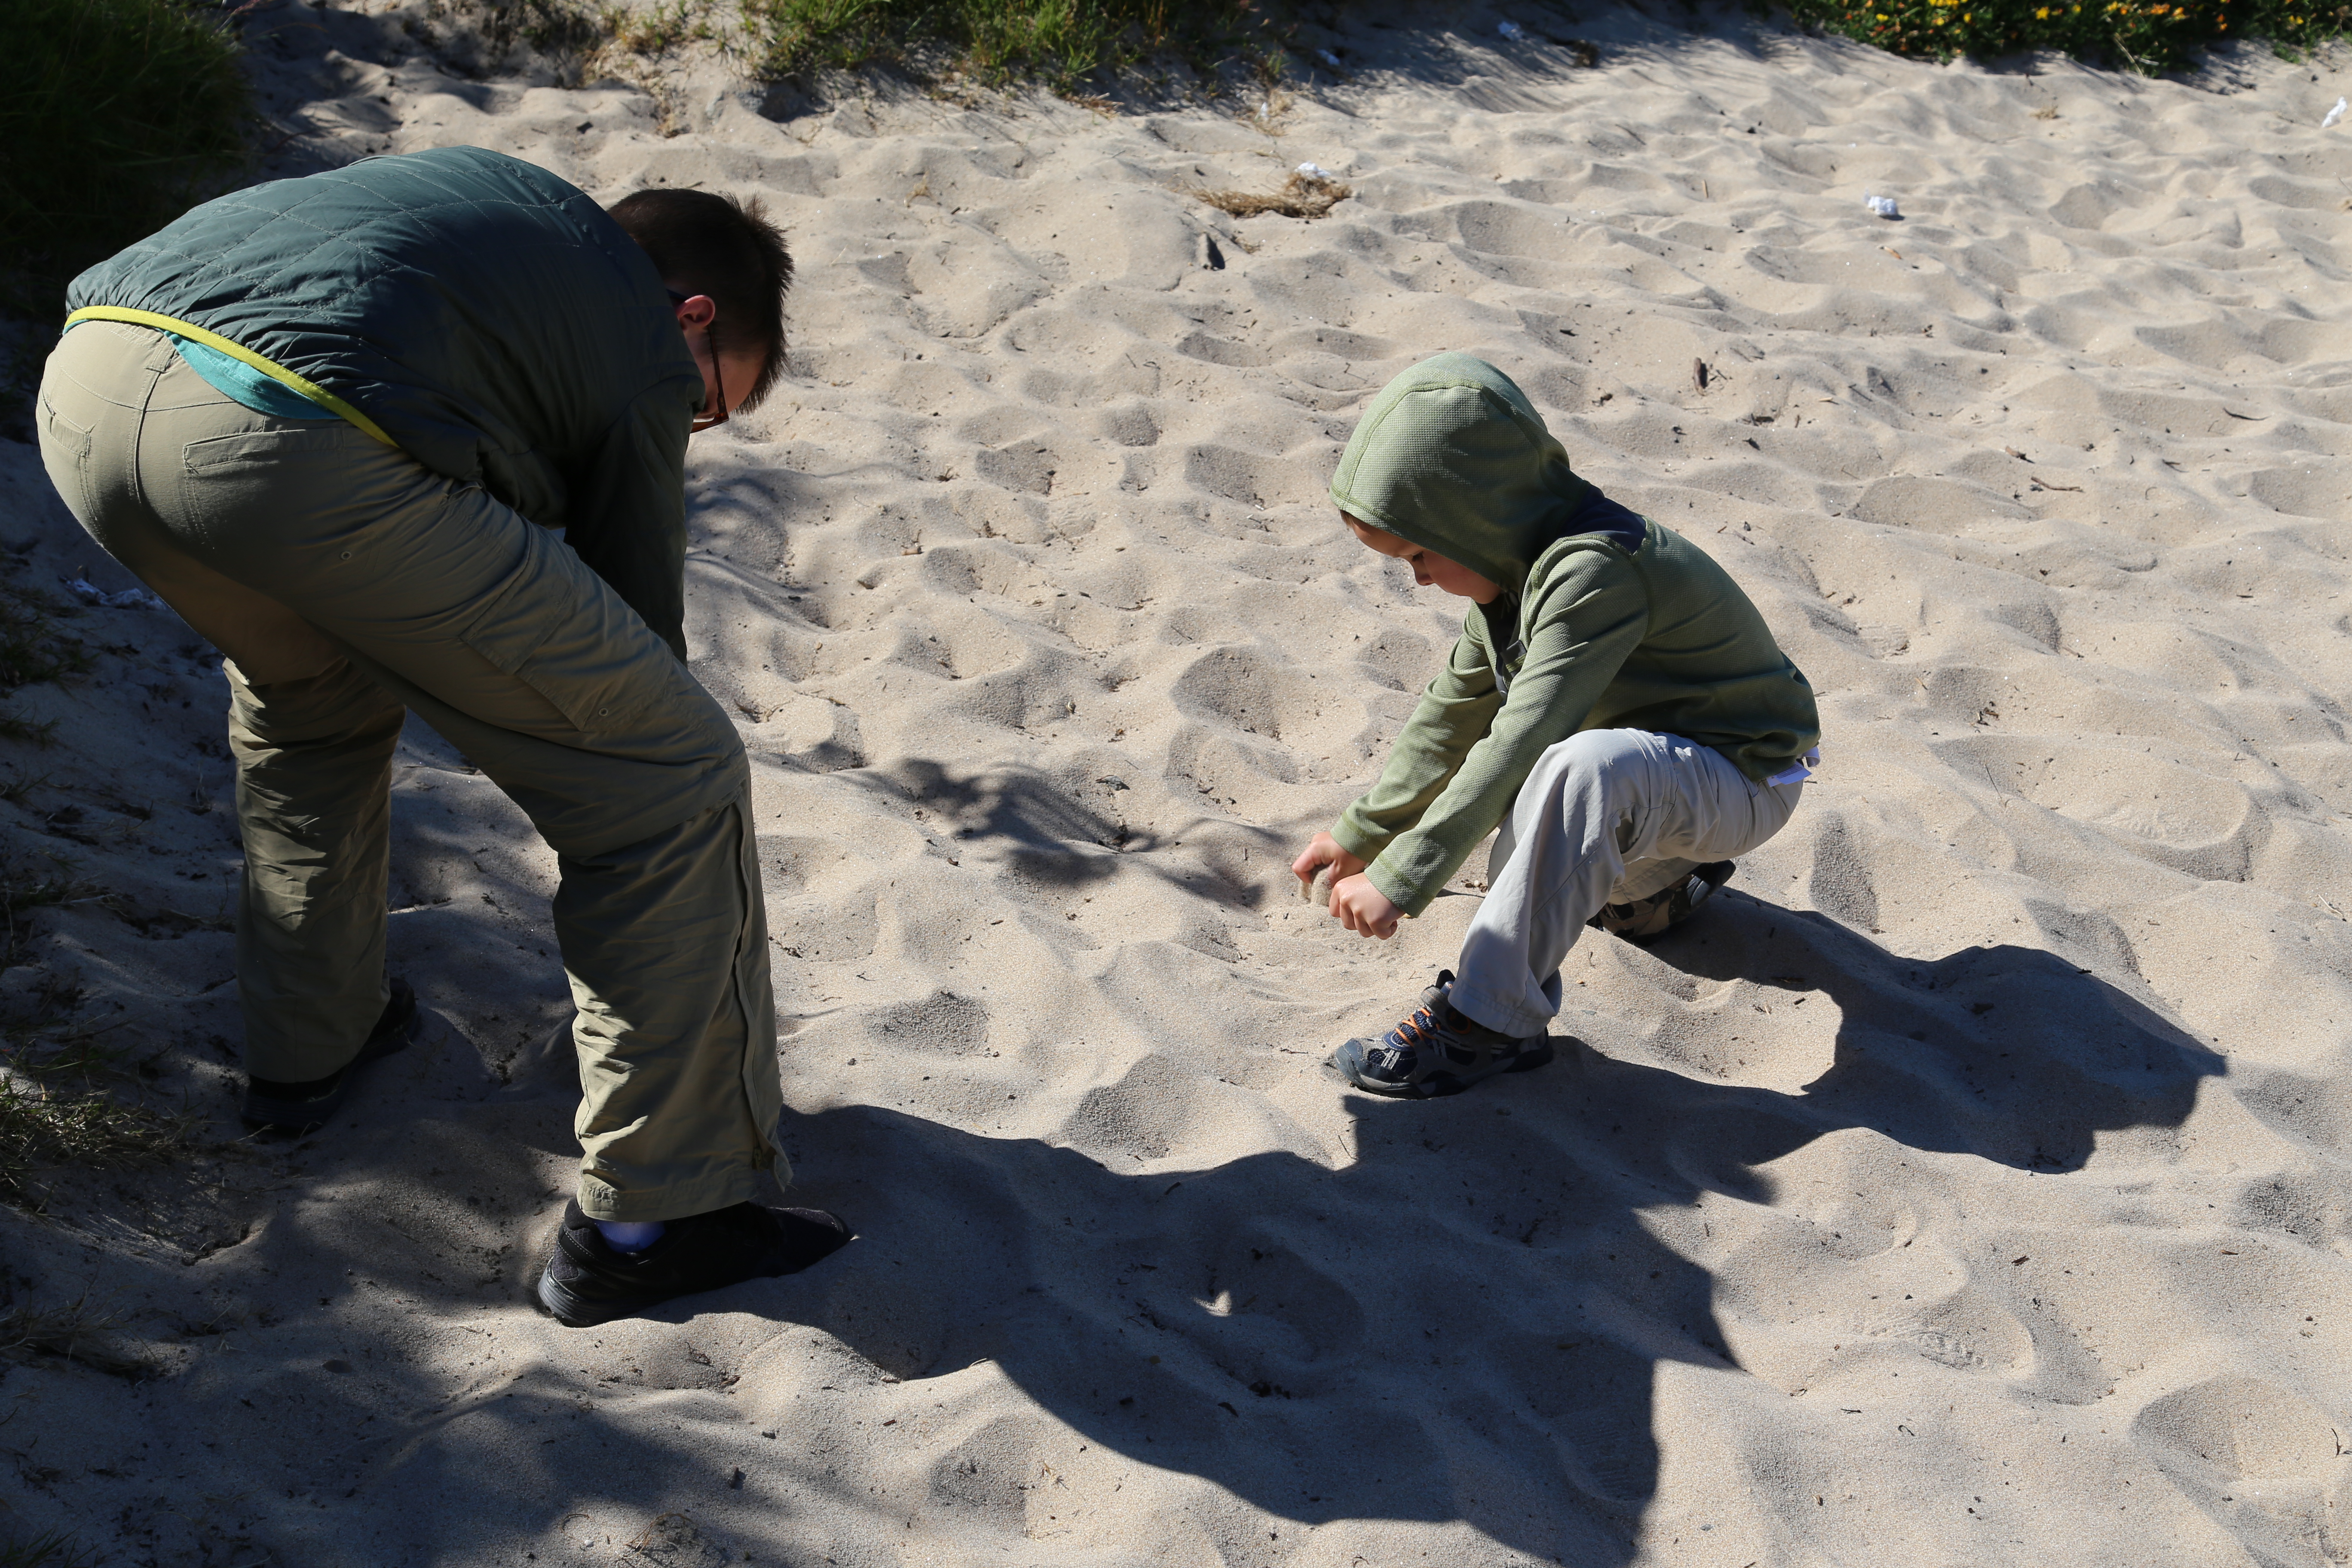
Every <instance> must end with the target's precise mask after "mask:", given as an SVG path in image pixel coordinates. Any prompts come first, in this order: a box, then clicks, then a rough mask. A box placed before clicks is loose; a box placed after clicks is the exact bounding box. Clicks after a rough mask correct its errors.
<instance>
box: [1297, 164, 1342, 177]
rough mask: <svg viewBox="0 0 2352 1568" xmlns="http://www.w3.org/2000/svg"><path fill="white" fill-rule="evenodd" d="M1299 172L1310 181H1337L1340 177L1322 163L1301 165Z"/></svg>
mask: <svg viewBox="0 0 2352 1568" xmlns="http://www.w3.org/2000/svg"><path fill="white" fill-rule="evenodd" d="M1298 172H1299V173H1300V174H1304V175H1306V176H1307V178H1308V179H1310V180H1337V179H1339V175H1337V174H1333V173H1332V172H1331V171H1330V170H1328V169H1327V168H1325V167H1324V166H1323V165H1322V164H1320V163H1301V164H1299V165H1298Z"/></svg>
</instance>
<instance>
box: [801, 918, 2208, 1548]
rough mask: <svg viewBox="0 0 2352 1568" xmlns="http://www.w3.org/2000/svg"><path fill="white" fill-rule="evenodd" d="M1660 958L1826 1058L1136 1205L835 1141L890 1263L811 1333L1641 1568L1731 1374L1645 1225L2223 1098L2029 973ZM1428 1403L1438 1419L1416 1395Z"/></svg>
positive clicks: (828, 1193)
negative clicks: (1669, 1448) (1677, 1208)
mask: <svg viewBox="0 0 2352 1568" xmlns="http://www.w3.org/2000/svg"><path fill="white" fill-rule="evenodd" d="M1702 933H1704V942H1705V945H1701V938H1702ZM1654 951H1655V952H1657V953H1658V954H1659V955H1660V956H1661V957H1662V958H1664V960H1665V961H1666V962H1668V963H1671V964H1673V965H1675V966H1676V967H1679V968H1682V969H1684V970H1685V972H1687V973H1696V974H1700V975H1705V976H1710V977H1714V978H1731V977H1734V976H1748V977H1759V978H1760V977H1767V976H1769V977H1773V979H1772V981H1771V982H1770V983H1774V984H1780V985H1783V986H1786V987H1790V988H1792V989H1794V988H1801V987H1802V988H1811V989H1813V990H1816V991H1819V992H1824V993H1826V995H1827V997H1828V998H1829V1000H1830V1001H1831V1002H1832V1005H1835V1006H1836V1007H1837V1008H1838V1009H1839V1011H1840V1013H1841V1015H1842V1017H1841V1022H1840V1024H1839V1026H1838V1034H1837V1041H1836V1050H1835V1059H1834V1062H1833V1065H1832V1066H1831V1067H1830V1068H1829V1069H1828V1070H1827V1071H1826V1072H1824V1073H1823V1074H1822V1076H1821V1077H1820V1078H1819V1079H1816V1080H1815V1081H1814V1082H1813V1083H1811V1085H1809V1086H1807V1087H1806V1089H1804V1090H1803V1091H1801V1092H1799V1093H1795V1094H1783V1093H1778V1092H1774V1091H1771V1090H1768V1089H1753V1088H1741V1087H1737V1086H1733V1085H1728V1084H1720V1083H1711V1082H1706V1081H1701V1080H1698V1079H1693V1078H1689V1077H1685V1076H1684V1075H1682V1074H1680V1073H1676V1072H1673V1071H1669V1070H1664V1069H1662V1068H1654V1067H1644V1066H1638V1065H1633V1064H1629V1063H1625V1062H1621V1061H1612V1060H1610V1059H1608V1058H1604V1057H1602V1056H1601V1055H1598V1054H1596V1053H1595V1052H1593V1051H1591V1050H1590V1049H1588V1048H1586V1047H1582V1046H1580V1045H1579V1046H1577V1047H1573V1048H1571V1049H1570V1050H1568V1051H1564V1052H1563V1053H1562V1055H1561V1058H1560V1060H1559V1064H1558V1065H1557V1066H1556V1067H1555V1068H1553V1069H1551V1070H1549V1071H1547V1072H1544V1073H1541V1074H1538V1075H1535V1076H1533V1077H1531V1078H1527V1079H1508V1080H1501V1081H1500V1083H1499V1084H1498V1085H1487V1086H1484V1087H1482V1088H1481V1089H1479V1090H1477V1091H1475V1092H1473V1093H1471V1094H1467V1095H1464V1096H1462V1097H1460V1098H1457V1099H1454V1100H1442V1101H1436V1102H1431V1103H1423V1104H1387V1103H1381V1102H1376V1101H1373V1100H1369V1099H1357V1100H1351V1102H1350V1110H1351V1112H1352V1113H1353V1115H1354V1116H1355V1117H1356V1118H1357V1133H1358V1137H1357V1143H1358V1158H1357V1161H1356V1163H1352V1164H1349V1165H1348V1166H1346V1167H1344V1168H1341V1169H1339V1170H1328V1169H1325V1168H1324V1167H1322V1166H1321V1165H1318V1164H1317V1163H1314V1162H1312V1161H1309V1160H1306V1159H1302V1158H1299V1157H1297V1156H1295V1155H1292V1154H1288V1153H1279V1152H1277V1153H1267V1154H1261V1155H1254V1156H1251V1157H1249V1158H1246V1159H1243V1160H1238V1161H1235V1162H1233V1163H1229V1164H1226V1165H1223V1166H1220V1167H1217V1168H1214V1169H1210V1170H1203V1171H1192V1172H1178V1173H1171V1172H1169V1171H1167V1170H1165V1169H1161V1170H1156V1171H1154V1172H1152V1173H1150V1174H1149V1175H1143V1174H1122V1173H1118V1172H1117V1171H1114V1170H1110V1169H1107V1168H1106V1167H1105V1166H1104V1165H1103V1164H1100V1163H1097V1162H1096V1161H1095V1160H1093V1159H1091V1158H1088V1157H1087V1155H1085V1154H1082V1153H1079V1152H1076V1151H1073V1150H1070V1149H1066V1148H1057V1147H1053V1146H1050V1145H1047V1144H1045V1143H1041V1142H1035V1141H1033V1140H995V1139H989V1138H983V1137H978V1136H974V1135H972V1134H971V1133H967V1132H963V1131H957V1130H955V1129H952V1128H949V1127H945V1126H941V1125H939V1124H937V1123H934V1122H930V1121H922V1120H919V1119H918V1118H915V1117H912V1116H908V1115H904V1114H899V1113H897V1112H893V1111H889V1110H878V1109H875V1108H872V1107H853V1108H848V1109H844V1110H835V1111H830V1112H827V1113H824V1114H823V1115H820V1116H817V1117H814V1118H811V1119H809V1120H807V1121H803V1122H802V1123H801V1124H800V1125H799V1127H798V1129H797V1142H800V1143H801V1144H802V1145H803V1147H804V1150H805V1152H806V1154H807V1158H808V1163H809V1165H810V1167H811V1168H812V1169H813V1170H817V1171H822V1172H826V1173H855V1174H853V1176H852V1179H851V1180H850V1181H849V1182H846V1183H842V1182H826V1183H825V1184H824V1197H825V1199H826V1200H827V1201H831V1202H835V1203H838V1204H839V1205H840V1206H842V1207H843V1208H844V1209H845V1211H846V1212H850V1213H854V1214H855V1215H856V1216H857V1219H858V1223H859V1226H860V1229H861V1231H862V1233H863V1235H864V1237H866V1243H865V1245H866V1247H867V1248H870V1249H871V1250H872V1254H873V1256H871V1257H869V1258H867V1259H866V1260H865V1261H863V1262H861V1263H859V1264H857V1265H856V1266H855V1267H856V1268H859V1269H866V1268H881V1267H886V1265H885V1264H884V1262H883V1260H884V1259H885V1258H887V1274H888V1279H889V1286H890V1289H891V1292H892V1298H891V1302H892V1304H889V1305H881V1304H878V1303H877V1300H876V1299H875V1298H874V1297H872V1296H871V1295H869V1294H867V1293H866V1291H864V1290H861V1289H847V1288H845V1289H836V1290H833V1291H831V1292H830V1293H829V1294H828V1297H827V1300H828V1308H827V1312H826V1315H825V1316H824V1317H823V1318H820V1319H818V1320H816V1321H817V1322H818V1326H821V1327H823V1328H824V1329H825V1330H827V1331H829V1332H831V1333H833V1334H835V1335H836V1336H838V1337H839V1338H841V1339H842V1340H844V1341H845V1342H848V1343H849V1344H851V1345H852V1346H854V1347H856V1349H857V1350H858V1351H859V1352H860V1353H862V1354H863V1355H865V1356H866V1357H867V1358H868V1359H869V1360H871V1361H873V1362H874V1363H877V1364H878V1365H880V1366H882V1367H884V1368H885V1369H887V1371H889V1372H891V1373H896V1374H897V1375H899V1376H901V1377H904V1378H908V1379H910V1380H911V1379H916V1378H920V1377H924V1376H927V1375H935V1374H939V1373H948V1372H953V1371H957V1370H961V1369H962V1368H963V1367H965V1366H967V1365H969V1364H971V1363H972V1362H974V1361H975V1360H978V1359H980V1358H982V1357H986V1358H990V1359H992V1360H993V1361H995V1362H996V1363H998V1364H999V1365H1000V1366H1001V1367H1002V1368H1003V1371H1004V1373H1006V1374H1007V1375H1009V1376H1010V1377H1011V1378H1012V1379H1013V1381H1014V1382H1016V1383H1017V1384H1020V1386H1021V1387H1022V1388H1023V1389H1024V1391H1025V1392H1026V1393H1027V1394H1029V1395H1030V1396H1031V1397H1032V1398H1034V1399H1035V1400H1036V1401H1037V1402H1038V1404H1039V1405H1042V1406H1044V1407H1045V1409H1047V1410H1049V1411H1051V1412H1052V1413H1053V1414H1054V1415H1055V1416H1057V1417H1058V1418H1060V1419H1061V1420H1063V1421H1065V1422H1067V1423H1068V1424H1069V1425H1070V1426H1072V1427H1073V1428H1075V1429H1076V1431H1077V1432H1078V1433H1079V1434H1080V1435H1081V1436H1083V1437H1085V1438H1086V1439H1087V1441H1089V1442H1093V1443H1099V1444H1101V1445H1104V1446H1106V1447H1109V1448H1112V1449H1115V1450H1117V1451H1118V1452H1120V1453H1123V1454H1126V1455H1128V1456H1129V1457H1131V1458H1135V1459H1138V1460H1141V1461H1144V1462H1148V1463H1150V1464H1151V1465H1154V1466H1157V1467H1161V1468H1171V1469H1177V1470H1183V1471H1188V1472H1191V1473H1192V1474H1194V1475H1197V1476H1200V1477H1202V1479H1206V1480H1209V1481H1211V1482H1213V1483H1214V1484H1216V1485H1217V1486H1219V1487H1222V1488H1223V1489H1227V1490H1229V1491H1231V1492H1233V1493H1234V1494H1235V1495H1237V1496H1239V1497H1241V1498H1244V1499H1245V1500H1248V1501H1250V1502H1253V1503H1255V1504H1256V1505H1258V1506H1260V1507H1262V1508H1264V1509H1265V1510H1269V1511H1271V1512H1274V1513H1276V1514H1279V1515H1282V1516H1285V1517H1287V1518H1290V1519H1294V1520H1298V1521H1308V1522H1319V1521H1326V1520H1332V1519H1339V1518H1349V1517H1353V1518H1373V1519H1396V1520H1412V1521H1450V1520H1460V1521H1465V1522H1467V1523H1469V1524H1470V1525H1472V1526H1474V1527H1475V1528H1476V1529H1478V1530H1479V1531H1483V1532H1485V1533H1486V1534H1487V1535H1489V1536H1491V1537H1492V1538H1493V1539H1494V1540H1496V1542H1501V1543H1503V1544H1505V1545H1507V1546H1509V1547H1512V1548H1515V1549H1517V1550H1519V1551H1522V1552H1528V1553H1530V1554H1532V1555H1535V1556H1539V1557H1544V1558H1551V1559H1556V1560H1558V1561H1560V1562H1564V1563H1577V1564H1601V1563H1620V1562H1623V1561H1625V1560H1626V1559H1627V1558H1628V1557H1629V1556H1630V1555H1631V1552H1632V1549H1631V1545H1630V1542H1631V1539H1632V1536H1633V1531H1634V1529H1635V1527H1636V1525H1637V1523H1638V1520H1639V1516H1640V1513H1641V1510H1643V1506H1644V1504H1645V1503H1646V1502H1647V1500H1649V1498H1650V1496H1651V1493H1652V1491H1653V1489H1654V1486H1655V1483H1656V1474H1657V1451H1656V1448H1655V1445H1654V1441H1653V1438H1652V1432H1651V1404H1652V1399H1651V1390H1652V1363H1655V1362H1658V1361H1661V1360H1677V1361H1685V1362H1691V1363H1699V1364H1703V1365H1708V1366H1715V1367H1728V1366H1730V1365H1731V1364H1732V1363H1730V1362H1729V1361H1728V1360H1727V1357H1726V1352H1725V1349H1724V1340H1723V1336H1722V1334H1721V1332H1720V1331H1719V1330H1718V1328H1717V1321H1716V1318H1715V1313H1714V1307H1713V1300H1712V1299H1713V1289H1712V1277H1711V1276H1710V1275H1709V1273H1708V1271H1707V1270H1706V1269H1705V1268H1701V1267H1699V1266H1697V1265H1696V1264H1694V1263H1692V1262H1691V1261H1689V1260H1688V1259H1686V1258H1682V1257H1680V1256H1678V1255H1677V1254H1675V1252H1673V1251H1670V1250H1668V1249H1667V1248H1666V1247H1664V1245H1663V1244H1661V1243H1660V1242H1658V1241H1657V1240H1656V1239H1655V1238H1654V1237H1651V1236H1650V1235H1649V1234H1648V1233H1647V1232H1646V1231H1645V1230H1644V1229H1643V1226H1641V1225H1639V1224H1638V1223H1636V1222H1635V1218H1634V1215H1635V1213H1636V1211H1637V1210H1640V1209H1649V1208H1656V1207H1659V1206H1662V1205H1675V1204H1687V1203H1690V1202H1692V1201H1694V1200H1696V1199H1697V1198H1698V1197H1699V1196H1700V1195H1701V1194H1706V1193H1710V1192H1712V1193H1721V1194H1729V1195H1733V1196H1736V1197H1740V1198H1745V1199H1750V1200H1756V1201H1769V1198H1770V1197H1771V1195H1772V1178H1771V1176H1770V1174H1769V1172H1767V1171H1764V1170H1762V1169H1760V1168H1759V1167H1763V1166H1766V1165H1769V1163H1770V1162H1772V1161H1774V1160H1776V1159H1778V1158H1780V1156H1782V1155H1784V1154H1787V1153H1789V1152H1791V1151H1793V1150H1796V1149H1798V1148H1800V1147H1801V1146H1802V1145H1804V1144H1806V1143H1808V1142H1811V1140H1813V1139H1815V1138H1818V1137H1821V1136H1822V1135H1823V1134H1825V1133H1830V1132H1833V1131H1841V1130H1846V1129H1863V1130H1867V1131H1873V1132H1875V1133H1878V1134H1880V1135H1881V1136H1883V1137H1885V1138H1886V1139H1888V1140H1891V1141H1893V1142H1895V1143H1899V1144H1902V1145H1905V1146H1906V1147H1908V1148H1911V1149H1916V1150H1923V1151H1934V1152H1944V1153H1955V1154H1965V1155H1973V1156H1975V1157H1977V1158H1979V1159H1983V1160H1986V1161H1990V1162H1994V1163H2000V1164H2002V1165H2007V1166H2011V1167H2013V1168H2018V1169H2028V1170H2039V1171H2051V1172H2055V1171H2069V1170H2074V1169H2076V1168H2078V1167H2079V1166H2080V1165H2081V1164H2082V1163H2084V1160H2086V1159H2087V1158H2088V1157H2089V1156H2090V1154H2091V1152H2092V1151H2093V1146H2094V1141H2095V1138H2096V1136H2097V1135H2098V1134H2099V1133H2100V1132H2102V1131H2111V1130H2116V1129H2123V1128H2129V1127H2141V1126H2174V1125H2178V1124H2179V1122H2180V1121H2182V1119H2183V1118H2184V1117H2185V1116H2186V1115H2187V1114H2188V1112H2189V1109H2190V1107H2191V1103H2192V1101H2193V1100H2194V1097H2195V1095H2196V1092H2197V1086H2198V1082H2199V1080H2200V1079H2201V1078H2203V1077H2206V1076H2209V1075H2213V1074H2218V1073H2220V1072H2221V1070H2222V1064H2221V1059H2220V1058H2218V1057H2216V1056H2215V1055H2214V1054H2212V1053H2211V1052H2210V1051H2209V1050H2207V1049H2205V1048H2204V1047H2202V1046H2200V1045H2199V1044H2198V1043H2197V1042H2196V1041H2194V1040H2193V1039H2191V1038H2190V1037H2188V1036H2187V1035H2185V1034H2184V1033H2183V1032H2182V1031H2180V1030H2179V1028H2177V1027H2175V1026H2173V1025H2171V1024H2169V1023H2168V1022H2166V1021H2165V1020H2164V1019H2163V1018H2161V1017H2159V1016H2157V1015H2156V1014H2155V1013H2153V1012H2151V1011H2149V1010H2148V1009H2147V1008H2146V1007H2144V1006H2142V1005H2140V1004H2139V1003H2137V1002H2136V1001H2134V1000H2133V999H2131V998H2130V997H2128V996H2126V995H2125V994H2123V993H2121V992H2120V991H2118V990H2116V988H2114V987H2112V986H2110V985H2108V984H2105V982H2103V981H2101V980H2099V979H2098V978H2096V977H2095V976H2094V975H2092V974H2090V973H2085V972H2084V971H2082V970H2080V969H2078V968H2077V967H2076V966H2075V965H2074V964H2071V963H2065V962H2064V961H2063V960H2061V959H2058V958H2055V957H2053V955H2051V954H2050V953H2048V952H2041V951H2038V950H2034V949H2028V948H2021V947H2008V946H2001V947H1980V948H1971V949H1968V950H1965V951H1962V952H1956V953H1953V954H1951V955H1949V956H1948V957H1946V958H1943V959H1940V960H1937V961H1934V962H1918V961H1914V960H1906V959H1902V958H1898V957H1895V956H1893V955H1891V954H1889V953H1887V952H1885V951H1884V950H1883V949H1881V948H1879V947H1877V946H1876V945H1875V944H1874V943H1872V942H1869V941H1867V940H1866V939H1864V938H1863V937H1861V936H1859V935H1856V934H1855V933H1853V931H1848V930H1846V929H1845V928H1843V927H1842V926H1840V925H1837V924H1836V923H1834V922H1833V921H1830V920H1828V919H1826V918H1825V917H1823V916H1821V915H1818V914H1812V913H1800V912H1792V911H1790V910H1782V909H1777V908H1774V907H1772V906H1769V905H1765V904H1760V903H1757V902H1755V901H1753V900H1746V899H1740V898H1732V897H1727V898H1726V899H1725V900H1723V901H1722V902H1721V903H1720V904H1719V905H1718V906H1717V910H1716V911H1715V912H1714V913H1713V914H1712V917H1711V918H1710V919H1708V920H1706V921H1703V922H1696V923H1695V928H1694V929H1693V930H1691V931H1688V932H1686V933H1677V935H1676V936H1675V938H1674V939H1672V940H1671V941H1670V942H1667V943H1664V944H1661V945H1660V947H1659V948H1657V949H1655V950H1654ZM1498 1173H1507V1174H1502V1175H1500V1176H1499V1177H1498ZM1430 1258H1440V1259H1444V1267H1443V1268H1432V1267H1430V1266H1429V1265H1428V1262H1427V1261H1426V1260H1427V1259H1430ZM845 1283H846V1282H845ZM1406 1366H1410V1367H1412V1368H1413V1369H1414V1375H1413V1376H1412V1378H1410V1379H1409V1380H1408V1379H1403V1378H1400V1377H1398V1376H1396V1375H1394V1374H1395V1373H1396V1372H1397V1370H1398V1369H1399V1368H1401V1367H1406ZM1432 1368H1442V1369H1444V1373H1443V1376H1442V1377H1440V1378H1436V1379H1433V1377H1432V1375H1431V1372H1430V1369H1432ZM1433 1382H1434V1383H1437V1384H1442V1385H1443V1386H1446V1387H1448V1388H1450V1390H1451V1393H1450V1394H1448V1395H1447V1396H1446V1397H1444V1398H1443V1399H1439V1400H1434V1401H1433V1400H1430V1399H1428V1398H1427V1397H1426V1396H1425V1393H1424V1391H1426V1390H1427V1389H1428V1388H1430V1387H1431V1386H1432V1385H1433ZM1244 1434H1246V1437H1245V1438H1244Z"/></svg>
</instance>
